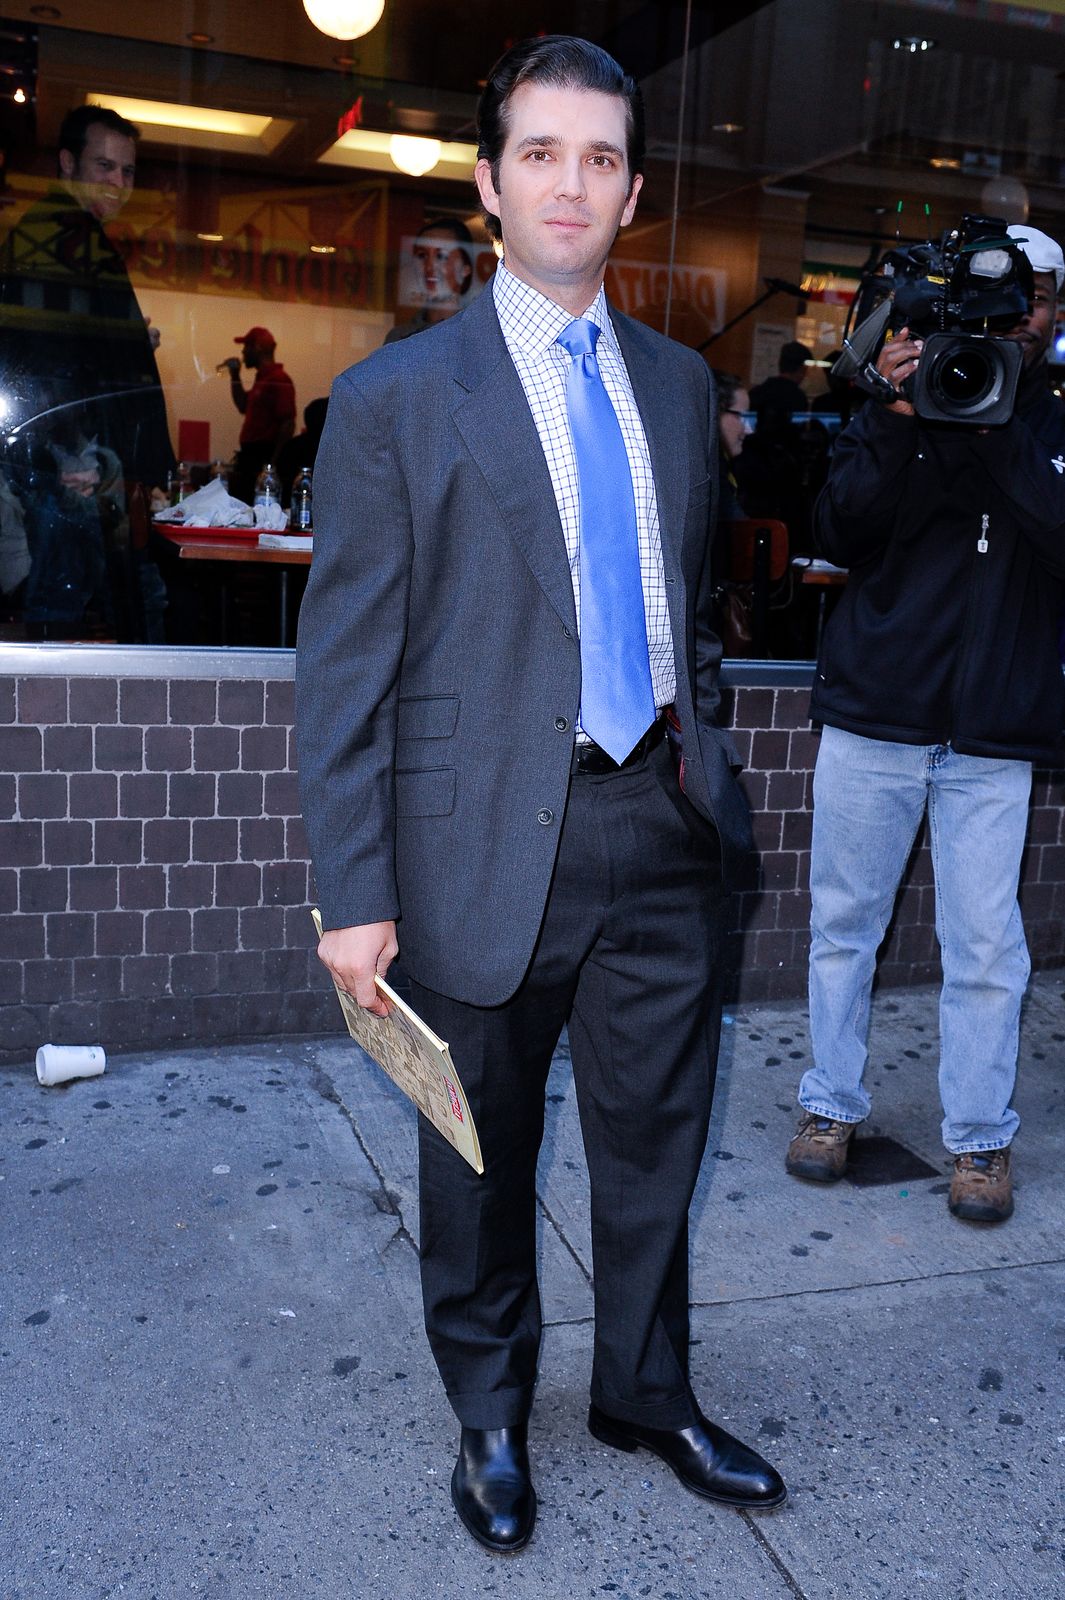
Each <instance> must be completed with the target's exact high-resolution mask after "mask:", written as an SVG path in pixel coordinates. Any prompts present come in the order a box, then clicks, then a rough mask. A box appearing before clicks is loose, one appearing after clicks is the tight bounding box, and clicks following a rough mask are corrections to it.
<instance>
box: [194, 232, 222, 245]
mask: <svg viewBox="0 0 1065 1600" xmlns="http://www.w3.org/2000/svg"><path fill="white" fill-rule="evenodd" d="M196 237H197V239H202V240H203V242H204V244H221V243H222V240H223V239H224V238H225V234H224V233H198V234H197V235H196Z"/></svg>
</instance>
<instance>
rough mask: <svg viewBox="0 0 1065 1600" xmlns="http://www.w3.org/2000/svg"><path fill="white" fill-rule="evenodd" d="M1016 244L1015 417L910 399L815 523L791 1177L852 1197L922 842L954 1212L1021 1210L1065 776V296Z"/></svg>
mask: <svg viewBox="0 0 1065 1600" xmlns="http://www.w3.org/2000/svg"><path fill="white" fill-rule="evenodd" d="M1009 233H1010V235H1011V236H1012V237H1013V238H1014V239H1015V240H1016V241H1017V243H1018V244H1019V245H1020V248H1021V249H1022V250H1023V251H1024V253H1025V254H1026V255H1027V257H1028V260H1029V263H1030V265H1031V268H1032V272H1033V279H1034V281H1033V286H1032V292H1031V298H1030V300H1029V304H1028V309H1027V312H1026V313H1025V314H1023V315H1022V316H1021V317H1020V318H1019V320H1018V322H1017V323H1016V325H1015V326H1014V327H1013V328H1012V329H1010V330H1009V331H1008V332H1007V333H1004V334H1002V335H1001V337H1002V338H1004V339H1010V340H1013V341H1014V342H1015V343H1017V344H1019V345H1020V347H1021V351H1022V355H1023V362H1024V364H1023V367H1022V370H1021V378H1020V383H1019V385H1018V390H1017V401H1016V406H1015V411H1014V415H1013V416H1012V418H1011V419H1010V420H1009V422H1007V423H1005V424H1003V425H1001V426H998V427H992V428H978V427H974V426H967V427H966V426H960V425H957V424H950V423H931V424H929V423H926V422H923V421H922V420H921V418H920V417H918V416H917V415H916V414H915V412H914V409H913V406H912V405H911V404H910V402H909V401H908V400H907V399H906V398H904V396H903V395H902V394H901V393H900V394H899V395H898V398H897V399H895V400H894V401H892V402H891V404H890V405H882V404H880V403H878V402H875V401H872V400H870V401H869V402H868V403H867V404H866V405H865V406H863V408H862V410H861V411H860V412H859V414H858V415H857V417H855V418H854V420H853V421H852V423H851V425H850V427H848V428H847V430H846V432H845V433H844V434H842V435H841V437H840V439H839V442H838V444H837V445H836V449H835V453H834V455H833V457H832V466H831V469H830V472H829V478H828V484H827V487H826V489H825V492H824V494H823V495H822V497H821V499H820V501H819V503H818V507H817V535H818V546H819V550H820V553H821V554H822V555H825V556H827V557H828V558H829V560H831V561H834V562H836V563H837V564H838V565H839V566H844V567H849V568H850V569H851V572H850V579H849V581H848V583H847V587H846V588H845V590H844V591H843V594H842V596H841V598H840V602H839V605H838V606H837V608H836V611H835V613H834V614H833V616H832V619H831V621H830V622H829V624H828V628H827V630H826V633H825V637H824V643H823V646H822V650H821V659H820V661H819V662H818V668H817V676H816V678H815V682H814V692H813V696H812V699H811V703H810V713H811V716H812V717H813V718H814V720H815V721H817V722H820V723H822V724H823V732H822V735H821V748H820V750H819V751H818V755H817V765H816V770H815V772H814V826H813V846H812V851H811V857H810V894H811V902H812V905H811V918H810V927H811V942H810V1041H811V1048H812V1052H813V1064H812V1065H811V1067H810V1068H809V1070H808V1071H807V1072H806V1073H805V1074H804V1076H803V1079H802V1083H801V1084H800V1087H799V1104H800V1107H801V1114H800V1118H799V1126H798V1129H797V1131H796V1133H795V1135H794V1137H793V1138H792V1140H791V1143H790V1144H789V1146H788V1152H787V1156H786V1158H785V1165H786V1168H787V1171H788V1172H789V1173H791V1175H792V1176H793V1177H796V1178H806V1179H812V1180H814V1181H816V1182H821V1183H831V1182H835V1181H837V1180H838V1179H839V1178H841V1177H842V1176H843V1175H844V1172H845V1171H846V1166H847V1161H848V1157H849V1153H850V1150H851V1147H852V1144H853V1140H854V1134H855V1130H856V1128H857V1127H858V1124H859V1123H860V1122H861V1121H862V1120H863V1119H864V1118H865V1117H866V1116H867V1115H868V1113H869V1109H870V1105H871V1101H870V1096H869V1090H868V1088H867V1087H866V1085H865V1082H864V1078H865V1069H866V1064H867V1060H868V1032H869V1009H870V995H871V991H872V984H873V977H874V974H875V971H876V957H877V951H878V949H879V947H880V944H881V941H882V940H883V937H884V934H885V932H886V930H887V926H888V922H889V920H890V918H891V914H892V909H893V907H894V903H895V896H896V894H897V892H898V886H899V882H900V880H901V878H902V874H903V870H904V868H905V866H906V862H907V859H908V857H909V854H910V850H911V848H912V845H913V842H914V839H915V838H916V836H917V832H918V829H919V828H920V827H921V824H922V822H923V820H924V818H925V816H926V815H927V818H928V830H929V836H930V840H931V854H932V867H933V873H934V877H935V895H936V932H937V935H938V938H939V945H940V954H941V958H942V965H943V986H942V992H941V996H940V1028H939V1035H940V1036H939V1092H940V1099H941V1102H942V1108H943V1120H942V1125H941V1134H942V1138H943V1143H944V1145H945V1146H946V1149H947V1151H948V1153H949V1155H950V1157H951V1159H952V1162H953V1173H952V1178H951V1185H950V1194H949V1198H948V1202H947V1203H948V1207H949V1209H950V1211H951V1213H952V1214H953V1215H954V1216H956V1217H959V1218H961V1219H962V1220H963V1221H967V1222H979V1223H1001V1222H1004V1221H1005V1220H1006V1218H1007V1217H1009V1216H1010V1214H1011V1213H1012V1211H1013V1181H1012V1173H1011V1146H1012V1143H1013V1139H1014V1136H1015V1134H1016V1132H1017V1129H1018V1127H1019V1125H1020V1118H1019V1117H1018V1115H1017V1112H1016V1111H1015V1110H1014V1108H1013V1091H1014V1085H1015V1083H1016V1078H1017V1052H1018V1040H1019V1031H1018V1030H1019V1024H1020V1011H1021V1001H1022V999H1023V997H1024V991H1025V988H1026V986H1027V983H1028V972H1029V960H1028V948H1027V945H1026V943H1025V937H1024V928H1023V925H1022V922H1021V912H1020V906H1019V905H1018V902H1017V887H1018V882H1019V878H1020V869H1021V855H1022V852H1023V850H1024V843H1025V836H1026V833H1027V829H1028V804H1029V797H1030V793H1031V787H1032V765H1033V763H1035V764H1037V765H1039V766H1041V767H1042V766H1050V767H1055V766H1058V765H1059V764H1060V762H1061V757H1062V724H1063V714H1065V694H1063V686H1062V673H1061V663H1060V661H1059V659H1058V622H1059V618H1060V615H1061V606H1062V596H1063V592H1065V473H1063V471H1062V463H1063V460H1065V404H1063V403H1062V401H1061V400H1060V399H1058V397H1057V396H1056V395H1054V394H1052V393H1051V390H1050V382H1049V373H1048V367H1047V352H1048V349H1049V346H1050V339H1051V335H1052V333H1053V330H1054V316H1055V310H1056V306H1057V297H1058V293H1059V291H1060V289H1061V284H1062V279H1063V277H1065V261H1063V259H1062V252H1061V246H1060V245H1059V244H1058V243H1057V242H1056V241H1055V240H1054V239H1051V238H1049V237H1048V235H1047V234H1045V233H1042V232H1041V231H1040V230H1039V229H1038V228H1032V227H1028V226H1027V225H1024V226H1020V225H1013V226H1011V227H1010V229H1009ZM922 348H923V342H922V341H921V340H920V339H915V338H913V337H912V336H911V334H910V330H909V329H908V328H901V329H900V330H899V331H898V333H897V334H896V335H895V337H894V338H893V339H891V340H890V341H889V342H888V343H887V344H886V345H885V346H884V348H883V350H882V351H881V353H880V356H879V359H878V361H877V370H878V371H879V372H880V374H881V375H882V376H883V377H884V378H886V379H887V380H888V381H889V382H890V383H891V384H892V385H893V386H894V388H895V390H899V388H900V386H901V385H902V384H903V383H904V382H905V381H906V379H907V378H909V377H910V376H911V375H912V374H913V373H914V372H915V371H916V369H917V365H918V362H919V361H920V359H921V351H922Z"/></svg>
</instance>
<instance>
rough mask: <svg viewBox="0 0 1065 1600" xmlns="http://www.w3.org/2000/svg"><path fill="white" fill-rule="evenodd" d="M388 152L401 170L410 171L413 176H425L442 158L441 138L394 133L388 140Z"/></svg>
mask: <svg viewBox="0 0 1065 1600" xmlns="http://www.w3.org/2000/svg"><path fill="white" fill-rule="evenodd" d="M388 153H389V155H390V156H391V157H392V162H393V165H394V166H397V167H398V168H399V170H400V172H406V173H409V174H410V176H411V177H412V178H423V177H424V176H425V174H426V173H427V172H432V170H433V168H434V167H435V166H436V165H437V163H438V162H439V160H440V140H439V139H418V138H416V137H415V136H414V135H413V134H409V133H394V134H393V135H392V137H391V139H390V140H389V141H388Z"/></svg>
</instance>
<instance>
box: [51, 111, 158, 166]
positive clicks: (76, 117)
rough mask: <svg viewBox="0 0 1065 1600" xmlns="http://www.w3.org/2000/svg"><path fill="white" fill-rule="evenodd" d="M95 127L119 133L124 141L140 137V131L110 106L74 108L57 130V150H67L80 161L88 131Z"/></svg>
mask: <svg viewBox="0 0 1065 1600" xmlns="http://www.w3.org/2000/svg"><path fill="white" fill-rule="evenodd" d="M96 127H99V128H109V129H110V131H111V132H112V133H120V134H121V135H122V137H123V138H124V139H132V140H133V141H134V142H136V140H138V139H139V138H140V136H141V130H140V129H139V128H138V127H137V126H136V125H135V124H134V123H132V122H127V121H126V119H125V117H120V116H119V114H118V112H117V111H112V110H111V108H110V106H75V107H74V109H73V111H68V112H67V114H66V116H65V117H64V118H63V125H62V127H61V128H60V130H59V149H60V150H69V151H70V153H71V155H72V156H73V157H74V160H75V161H80V160H81V154H82V151H83V150H84V149H85V142H86V140H87V139H88V137H89V129H90V128H96Z"/></svg>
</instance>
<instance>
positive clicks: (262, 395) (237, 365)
mask: <svg viewBox="0 0 1065 1600" xmlns="http://www.w3.org/2000/svg"><path fill="white" fill-rule="evenodd" d="M233 343H234V344H239V345H243V347H244V350H243V365H244V366H246V367H247V368H248V370H249V371H250V372H254V374H255V378H254V381H253V382H252V386H251V388H250V389H245V387H244V385H243V383H242V382H241V380H240V369H241V359H240V358H238V357H237V356H230V357H229V359H228V360H227V361H226V363H225V365H226V366H227V367H228V368H229V393H230V397H231V399H232V401H233V404H234V405H235V406H236V408H237V410H238V411H239V412H240V413H241V415H242V416H243V418H244V421H243V423H242V425H241V429H240V444H239V448H238V450H237V454H236V457H235V458H234V461H233V471H232V473H231V474H230V479H229V492H230V494H232V495H235V496H236V498H237V499H238V500H246V501H247V502H248V503H249V505H250V504H251V501H252V500H253V499H254V496H255V480H256V478H257V477H258V476H259V473H260V472H261V471H262V469H263V467H265V466H266V464H267V462H271V463H272V464H273V465H274V466H276V465H277V457H278V453H279V452H280V450H281V447H282V446H283V445H285V444H287V443H288V441H289V439H291V438H292V435H293V432H294V431H295V427H296V390H295V387H294V385H293V382H292V379H291V378H290V377H289V375H288V373H287V372H286V371H285V369H284V367H283V366H282V365H281V363H280V361H276V360H275V359H274V353H275V351H276V349H277V341H276V340H275V338H274V336H273V334H272V333H271V332H270V329H269V328H261V327H254V328H249V329H248V331H247V333H241V334H238V335H237V337H236V338H235V339H234V340H233Z"/></svg>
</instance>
